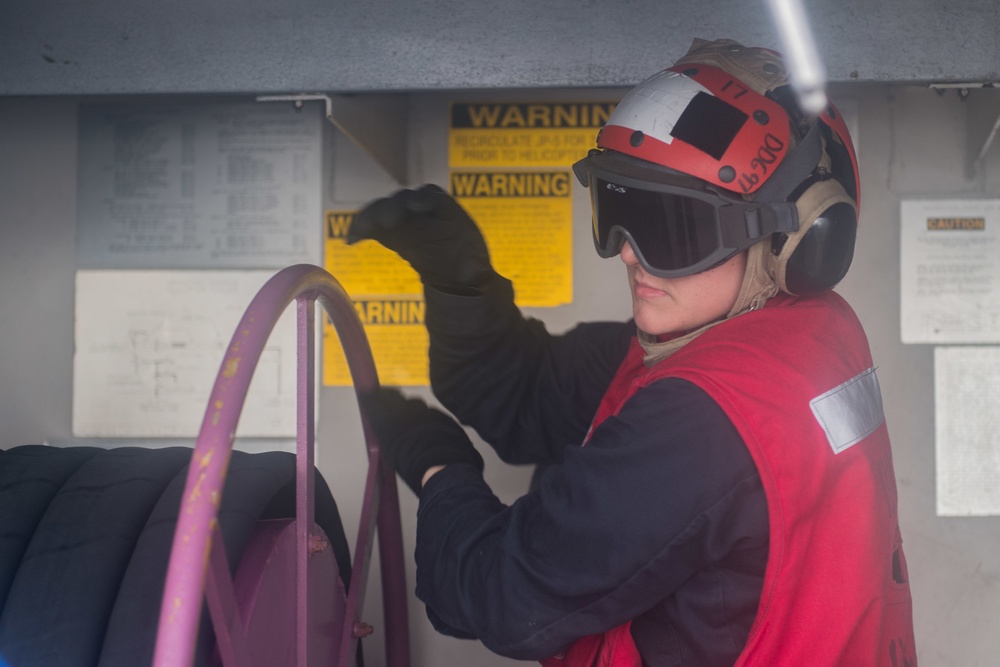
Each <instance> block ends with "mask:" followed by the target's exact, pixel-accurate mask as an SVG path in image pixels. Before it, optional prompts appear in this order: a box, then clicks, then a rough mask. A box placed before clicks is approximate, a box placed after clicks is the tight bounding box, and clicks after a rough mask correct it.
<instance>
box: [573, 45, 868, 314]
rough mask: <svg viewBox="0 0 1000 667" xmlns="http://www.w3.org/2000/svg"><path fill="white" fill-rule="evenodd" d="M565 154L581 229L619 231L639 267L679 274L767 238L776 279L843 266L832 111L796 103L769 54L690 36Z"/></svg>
mask: <svg viewBox="0 0 1000 667" xmlns="http://www.w3.org/2000/svg"><path fill="white" fill-rule="evenodd" d="M597 145H598V149H595V150H592V151H591V152H590V154H589V155H588V156H587V157H586V158H584V159H583V160H581V161H580V162H578V163H577V164H575V165H574V171H575V172H576V174H577V176H578V177H579V179H580V181H581V182H582V183H583V184H584V185H585V186H587V187H589V188H590V193H591V203H592V205H593V214H594V217H593V224H594V243H595V245H596V247H597V251H598V253H599V254H600V255H601V256H603V257H611V256H614V255H616V254H618V252H619V251H620V249H621V246H622V244H623V243H625V242H626V241H628V242H629V243H630V244H631V245H632V248H633V249H634V251H635V254H636V257H637V258H638V260H639V262H640V264H641V265H642V266H643V268H644V269H645V270H646V271H648V272H649V273H651V274H653V275H657V276H660V277H666V278H670V277H676V276H682V275H690V274H692V273H697V272H699V271H704V270H706V269H709V268H712V267H713V266H717V265H718V264H721V263H722V262H724V261H726V260H727V259H729V258H730V257H732V256H734V255H736V254H737V253H739V252H740V251H742V250H745V249H747V248H749V247H751V246H753V245H755V244H757V243H760V242H762V241H768V240H769V241H770V243H771V249H770V252H769V253H768V254H767V259H766V260H765V261H766V264H767V266H766V270H767V272H768V274H769V275H770V276H771V278H772V279H773V280H774V281H775V283H776V284H777V285H778V288H780V289H781V290H782V291H784V292H787V293H789V294H811V293H816V292H821V291H823V290H826V289H830V288H831V287H833V286H834V285H835V284H837V283H838V282H839V281H840V280H841V279H842V278H843V277H844V275H845V274H846V273H847V270H848V268H850V265H851V260H852V258H853V255H854V241H855V235H856V230H857V217H858V216H857V212H858V205H857V203H858V167H857V157H856V155H855V152H854V146H853V144H852V143H851V138H850V135H849V134H848V131H847V126H846V124H845V123H844V120H843V118H842V117H841V116H840V114H839V112H838V111H837V110H836V109H835V108H834V106H833V105H832V104H830V105H829V106H828V107H827V109H826V110H825V111H824V112H823V113H822V114H820V115H819V116H818V117H809V116H807V115H806V114H804V113H803V112H802V111H801V110H800V109H799V107H798V104H797V103H796V100H795V96H794V93H793V91H792V89H791V86H790V85H789V82H788V76H787V71H786V68H785V65H784V62H783V60H782V58H781V56H780V55H779V54H778V53H776V52H774V51H770V50H768V49H761V48H748V47H744V46H742V45H741V44H739V43H737V42H734V41H732V40H718V41H714V42H707V41H704V40H695V42H694V44H693V45H692V47H691V50H690V51H689V52H688V53H687V55H685V56H684V57H683V58H681V59H680V60H678V61H677V63H676V64H674V65H673V66H672V67H670V68H668V69H666V70H664V71H662V72H660V73H658V74H656V75H654V76H652V77H650V78H649V79H647V80H645V81H643V82H642V83H640V84H639V85H638V86H636V87H635V88H633V89H632V90H631V91H629V92H628V93H627V94H626V95H625V97H624V98H623V99H622V100H621V102H620V103H619V104H618V105H617V107H616V108H615V110H614V112H613V113H612V114H611V116H610V118H609V119H608V122H607V123H606V124H605V126H604V128H603V129H602V130H601V132H600V134H599V135H598V141H597Z"/></svg>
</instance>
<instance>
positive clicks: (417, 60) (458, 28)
mask: <svg viewBox="0 0 1000 667" xmlns="http://www.w3.org/2000/svg"><path fill="white" fill-rule="evenodd" d="M805 9H806V15H807V17H808V19H809V21H810V23H811V24H812V25H813V27H814V31H815V35H816V42H817V47H818V50H819V54H820V56H821V58H822V59H823V61H824V63H825V65H826V67H827V71H828V77H829V80H830V81H834V82H836V81H937V80H963V79H964V80H987V79H988V80H996V79H997V77H998V74H997V62H1000V60H998V57H997V55H998V48H1000V47H998V43H997V40H996V39H995V35H996V34H997V33H998V31H1000V30H998V29H1000V16H998V12H997V7H996V3H995V1H994V0H952V1H949V2H944V1H942V0H937V1H936V2H914V1H913V0H843V1H840V2H827V1H825V0H806V2H805ZM0 17H2V20H0V95H66V94H93V95H105V94H144V93H192V92H197V93H248V94H278V93H309V92H361V91H366V92H398V91H409V90H445V89H462V88H527V87H562V86H569V87H579V86H631V85H634V84H635V83H638V82H639V81H641V80H642V79H644V78H646V77H647V76H649V75H650V74H652V73H654V72H656V71H657V70H658V69H661V68H663V67H665V66H666V65H668V64H669V63H670V62H672V61H673V60H674V59H676V58H677V57H679V56H680V55H682V54H683V53H684V52H685V51H686V50H687V47H688V45H689V44H690V43H691V39H692V38H693V37H703V38H707V39H716V38H720V37H730V38H733V39H737V40H739V41H742V42H744V43H747V44H752V45H755V46H776V45H777V44H778V43H779V41H778V38H777V34H776V30H775V29H774V27H773V25H772V24H771V19H770V16H769V14H768V12H767V9H766V7H765V4H764V1H763V0H714V2H678V1H676V0H673V1H672V0H635V1H633V2H629V3H613V2H611V3H609V2H603V3H600V2H593V1H592V0H588V1H586V2H578V1H573V0H553V1H551V2H544V3H540V2H534V1H533V0H507V1H505V2H456V1H454V0H442V1H440V2H434V3H410V2H405V1H404V0H374V1H372V2H344V1H336V2H329V1H328V0H290V1H288V2H283V3H274V2H268V1H267V0H218V1H217V2H210V3H134V2H128V1H127V0H91V1H90V2H86V3H80V2H72V1H71V0H49V1H47V2H44V3H39V2H36V1H35V0H4V2H3V3H2V9H0Z"/></svg>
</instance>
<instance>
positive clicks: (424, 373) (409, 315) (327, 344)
mask: <svg viewBox="0 0 1000 667" xmlns="http://www.w3.org/2000/svg"><path fill="white" fill-rule="evenodd" d="M353 219H354V211H327V212H326V262H325V264H326V270H327V271H329V272H330V273H331V274H333V276H334V277H335V278H336V279H337V280H338V281H339V282H340V284H341V285H342V286H343V288H344V290H345V291H346V292H347V293H348V295H350V297H351V300H352V302H353V304H354V310H355V312H357V314H358V317H359V318H360V319H361V323H362V325H363V326H364V329H365V334H366V335H367V337H368V343H369V345H371V349H372V356H373V357H374V359H375V368H376V370H377V371H378V375H379V380H380V382H382V383H383V384H387V385H405V386H414V385H417V386H422V385H427V384H429V383H430V380H429V374H428V368H427V346H428V338H427V329H426V327H425V326H424V309H425V304H424V298H423V287H422V286H421V284H420V278H419V277H418V276H417V274H416V272H415V271H414V270H413V269H412V268H410V265H409V264H407V263H406V262H405V261H404V260H402V259H400V257H399V255H397V254H396V253H394V252H392V251H391V250H388V249H386V248H385V247H383V246H382V245H381V244H379V243H377V242H375V241H360V242H358V243H356V244H355V245H352V246H349V245H347V242H346V240H345V239H346V238H347V229H348V228H349V227H350V225H351V221H352V220H353ZM323 384H324V385H327V386H349V385H351V384H352V381H351V374H350V370H349V369H348V367H347V360H346V358H345V356H344V351H343V348H342V347H341V345H340V338H339V337H338V336H337V333H336V330H335V329H334V326H333V323H332V322H331V321H330V320H329V318H326V319H325V321H324V323H323Z"/></svg>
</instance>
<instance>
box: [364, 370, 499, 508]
mask: <svg viewBox="0 0 1000 667" xmlns="http://www.w3.org/2000/svg"><path fill="white" fill-rule="evenodd" d="M361 406H362V407H363V408H364V410H365V412H366V413H367V414H368V417H369V423H370V424H371V426H372V429H373V430H374V431H375V436H376V437H377V438H378V442H379V446H380V447H381V449H382V454H383V455H384V456H385V457H386V459H388V461H389V462H390V463H392V466H393V467H394V468H395V469H396V472H397V473H399V476H400V477H401V478H402V479H403V481H404V482H406V485H407V486H409V487H410V488H411V489H413V492H414V493H415V494H417V495H418V496H419V495H420V488H421V482H422V481H423V478H424V473H426V472H427V471H428V470H429V469H431V468H433V467H434V466H438V465H448V464H449V463H468V464H471V465H474V466H476V467H477V468H479V470H480V472H482V470H483V457H482V456H480V455H479V452H477V451H476V448H475V447H473V446H472V442H471V441H470V440H469V436H467V435H466V434H465V431H464V430H462V427H461V426H459V424H458V422H456V421H455V420H454V419H452V418H451V417H449V416H448V415H446V414H444V413H443V412H441V411H440V410H435V409H434V408H431V407H429V406H428V405H427V404H426V403H424V402H423V401H421V400H419V399H416V398H409V399H408V398H406V397H404V396H403V395H402V394H401V393H399V391H397V390H396V389H386V388H384V387H383V388H379V389H376V390H375V391H373V392H371V393H369V394H366V395H364V396H362V397H361Z"/></svg>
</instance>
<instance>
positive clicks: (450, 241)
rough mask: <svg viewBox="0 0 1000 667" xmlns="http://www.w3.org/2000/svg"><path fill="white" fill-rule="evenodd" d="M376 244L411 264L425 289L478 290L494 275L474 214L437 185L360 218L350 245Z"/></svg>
mask: <svg viewBox="0 0 1000 667" xmlns="http://www.w3.org/2000/svg"><path fill="white" fill-rule="evenodd" d="M362 239H374V240H376V241H378V242H379V243H381V244H382V245H384V246H385V247H386V248H388V249H389V250H393V251H395V252H397V253H399V256H400V257H402V258H403V259H405V260H406V261H407V262H409V263H410V266H412V267H413V269H414V270H415V271H416V272H417V273H418V274H420V279H421V280H422V281H423V282H424V284H425V285H430V286H432V287H437V288H441V289H444V290H445V291H448V290H449V288H451V289H456V288H457V289H458V290H459V291H461V289H462V288H469V287H472V288H475V287H477V286H479V285H480V284H481V283H482V281H483V280H484V279H485V278H486V276H487V275H489V274H490V273H491V271H492V267H491V266H490V253H489V251H488V250H487V248H486V241H485V240H484V239H483V235H482V233H480V231H479V228H478V227H476V223H475V222H473V220H472V218H470V217H469V214H468V213H466V212H465V210H464V209H463V208H462V207H461V206H460V205H459V203H458V202H457V201H455V200H454V199H453V198H452V197H451V195H449V194H448V193H446V192H445V191H444V190H442V189H441V188H439V187H438V186H436V185H425V186H423V187H421V188H420V189H418V190H399V191H398V192H396V193H395V194H393V195H392V196H391V197H385V198H383V199H376V200H375V201H373V202H371V203H370V204H368V205H367V206H365V207H364V208H363V209H361V211H359V212H358V213H357V215H355V216H354V220H353V222H351V226H350V228H349V229H348V230H347V243H348V245H350V244H353V243H357V242H358V241H360V240H362Z"/></svg>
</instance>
